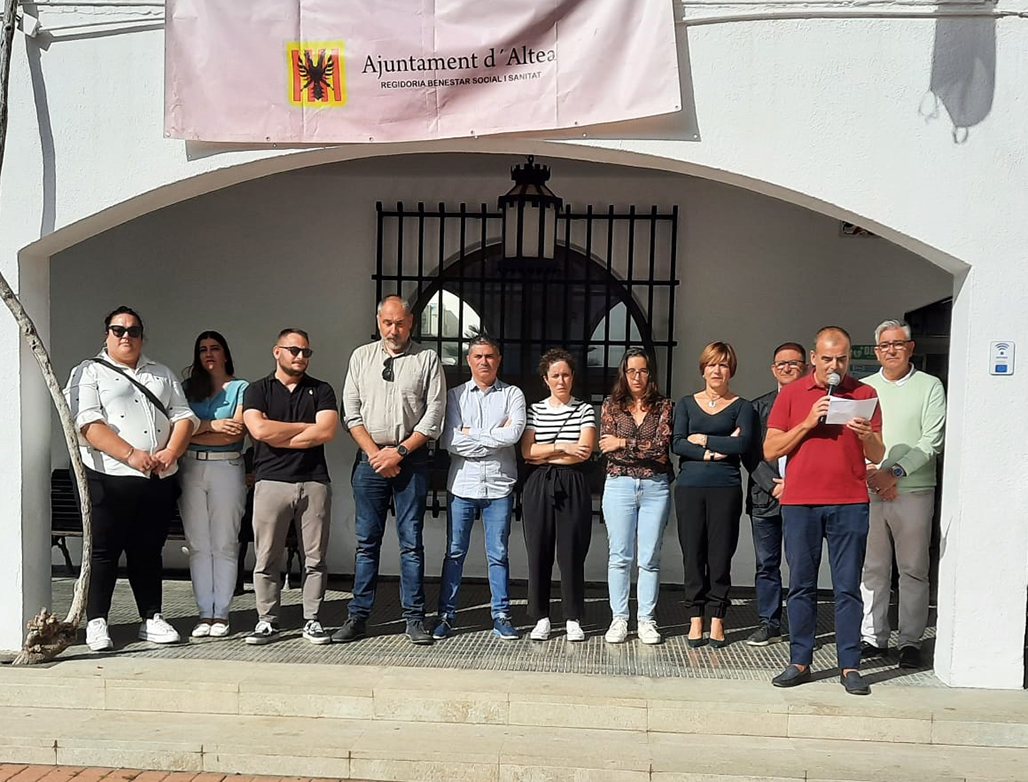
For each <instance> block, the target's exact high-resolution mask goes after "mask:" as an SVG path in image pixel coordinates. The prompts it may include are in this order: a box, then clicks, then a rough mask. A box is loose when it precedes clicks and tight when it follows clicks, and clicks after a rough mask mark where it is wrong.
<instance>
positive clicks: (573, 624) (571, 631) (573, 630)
mask: <svg viewBox="0 0 1028 782" xmlns="http://www.w3.org/2000/svg"><path fill="white" fill-rule="evenodd" d="M567 634H568V641H571V642H575V641H584V640H585V630H583V629H582V625H580V624H579V623H578V620H577V619H568V623H567Z"/></svg>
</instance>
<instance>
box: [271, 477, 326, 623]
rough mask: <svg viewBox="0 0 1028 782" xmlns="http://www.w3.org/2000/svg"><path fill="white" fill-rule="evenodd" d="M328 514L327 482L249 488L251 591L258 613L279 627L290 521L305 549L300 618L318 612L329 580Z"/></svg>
mask: <svg viewBox="0 0 1028 782" xmlns="http://www.w3.org/2000/svg"><path fill="white" fill-rule="evenodd" d="M331 520H332V486H331V485H330V484H327V483H318V482H315V481H306V482H302V483H285V482H283V481H257V485H256V486H255V487H254V491H253V539H254V550H255V551H256V554H257V563H256V564H255V565H254V568H253V591H254V592H255V593H256V596H257V616H258V618H259V619H262V620H263V621H265V622H270V623H271V624H272V625H274V626H275V627H278V618H279V617H278V615H279V608H280V607H281V591H282V587H281V581H280V579H281V570H282V555H283V554H284V553H285V547H286V535H287V534H288V532H289V525H290V524H292V523H293V522H294V521H296V522H297V525H296V531H297V535H298V538H299V542H300V550H301V551H302V552H303V618H304V619H317V618H318V611H319V610H320V609H321V602H322V600H323V599H324V597H325V586H326V584H327V581H328V567H327V566H326V564H325V553H326V552H327V550H328V531H329V526H330V522H331Z"/></svg>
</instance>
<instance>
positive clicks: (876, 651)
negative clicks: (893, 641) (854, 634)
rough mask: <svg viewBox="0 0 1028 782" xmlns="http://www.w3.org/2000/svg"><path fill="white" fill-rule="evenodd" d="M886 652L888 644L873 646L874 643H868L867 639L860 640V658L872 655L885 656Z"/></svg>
mask: <svg viewBox="0 0 1028 782" xmlns="http://www.w3.org/2000/svg"><path fill="white" fill-rule="evenodd" d="M888 653H889V647H888V646H875V645H874V644H869V643H868V642H867V641H861V642H860V657H861V659H862V660H867V659H870V658H872V657H885V655H887V654H888Z"/></svg>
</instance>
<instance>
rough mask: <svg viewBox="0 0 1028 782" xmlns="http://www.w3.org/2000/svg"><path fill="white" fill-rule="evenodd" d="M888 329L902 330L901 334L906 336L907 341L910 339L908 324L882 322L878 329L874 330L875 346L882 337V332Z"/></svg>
mask: <svg viewBox="0 0 1028 782" xmlns="http://www.w3.org/2000/svg"><path fill="white" fill-rule="evenodd" d="M889 329H903V333H904V334H906V336H907V339H911V335H910V324H909V323H907V322H906V321H905V320H883V321H882V322H881V323H879V324H878V328H876V329H875V344H876V345H877V344H878V340H879V339H881V337H882V332H883V331H889Z"/></svg>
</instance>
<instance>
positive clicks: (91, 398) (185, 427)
mask: <svg viewBox="0 0 1028 782" xmlns="http://www.w3.org/2000/svg"><path fill="white" fill-rule="evenodd" d="M142 348H143V320H142V318H140V317H139V315H138V314H137V313H136V312H135V311H134V310H132V309H130V308H129V307H118V309H116V310H114V311H113V312H112V313H110V314H109V315H108V316H107V317H106V318H105V319H104V347H103V350H101V351H100V353H99V354H98V355H97V356H95V357H94V358H91V359H87V360H86V361H83V362H82V363H81V364H79V365H78V366H77V367H75V368H74V369H73V370H72V371H71V378H70V379H69V380H68V385H67V387H66V388H65V390H64V393H65V396H66V397H67V400H68V404H69V406H70V407H71V412H72V415H73V416H74V418H75V427H76V429H78V431H79V450H80V452H81V454H82V460H83V461H84V462H85V465H86V472H87V474H88V478H89V494H90V498H89V499H90V504H91V506H92V517H93V555H92V557H91V559H90V563H91V565H92V570H93V575H92V578H91V579H90V582H89V595H88V597H87V602H86V616H87V619H88V620H89V621H88V623H87V625H86V643H87V644H88V645H89V648H90V649H92V650H93V651H103V650H105V649H110V648H112V647H113V644H112V643H111V637H110V634H109V632H108V628H107V614H108V612H109V611H110V608H111V596H112V595H113V593H114V584H115V581H116V580H117V578H118V560H119V558H120V557H121V554H122V552H124V553H125V560H126V565H127V569H128V579H129V585H130V586H131V587H132V594H133V595H134V596H135V599H136V607H137V608H138V609H139V615H140V618H141V619H142V620H143V622H142V624H141V625H140V626H139V637H140V638H141V639H142V640H144V641H153V642H154V643H176V642H178V641H179V634H178V632H176V630H175V628H174V627H172V626H171V625H170V624H168V623H167V622H166V621H165V620H164V617H163V616H162V615H161V588H162V584H161V576H162V574H163V569H164V563H163V560H162V551H163V548H164V541H165V539H166V538H167V536H168V525H169V523H170V521H171V518H172V516H173V514H174V511H175V501H176V499H177V498H178V482H177V480H176V478H175V473H176V472H177V470H178V459H179V457H180V456H181V455H182V453H183V452H184V451H185V450H186V446H187V445H188V444H189V438H190V436H191V435H192V434H193V430H194V429H195V428H196V425H197V419H196V416H195V415H193V411H192V410H190V409H189V405H188V404H187V403H186V398H185V396H184V395H183V393H182V386H181V385H180V384H179V381H178V378H177V377H176V376H175V374H174V373H173V372H172V371H171V370H170V369H168V367H166V366H164V365H163V364H158V363H156V362H155V361H151V360H150V359H149V358H147V357H146V356H145V355H143V351H142Z"/></svg>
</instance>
